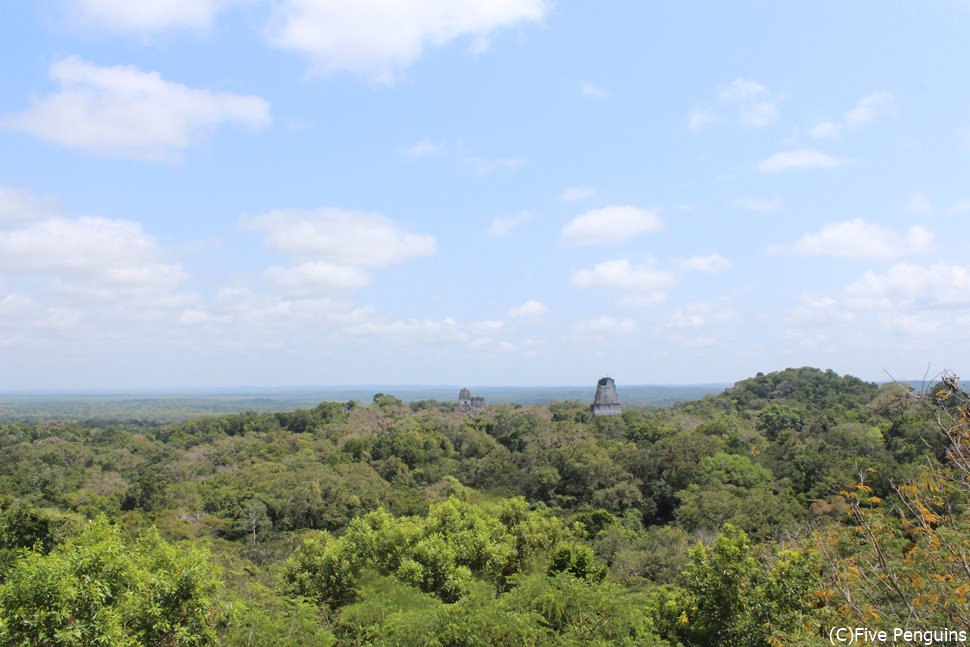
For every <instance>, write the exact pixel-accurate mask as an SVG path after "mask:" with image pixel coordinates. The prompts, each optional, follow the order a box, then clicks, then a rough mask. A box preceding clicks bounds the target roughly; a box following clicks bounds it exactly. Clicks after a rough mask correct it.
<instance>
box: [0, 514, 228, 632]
mask: <svg viewBox="0 0 970 647" xmlns="http://www.w3.org/2000/svg"><path fill="white" fill-rule="evenodd" d="M219 588H220V581H219V578H218V574H217V573H215V572H214V571H213V570H212V566H211V564H210V563H209V561H208V558H207V556H206V555H205V553H203V552H201V551H199V550H191V551H188V552H184V553H183V552H182V551H180V550H179V549H177V548H175V547H174V546H172V545H170V544H168V543H167V542H165V541H164V540H162V539H161V538H160V537H159V536H158V534H157V533H155V532H150V533H147V534H145V535H144V536H142V537H140V538H138V539H137V540H134V541H130V540H126V538H125V537H124V536H123V534H122V531H121V530H120V529H119V528H118V527H117V526H112V525H110V524H109V523H107V522H106V521H104V520H98V521H95V522H92V523H91V524H90V525H89V526H88V527H87V528H85V529H84V531H83V532H81V533H80V534H79V535H77V536H75V537H73V538H72V539H70V540H68V541H67V542H66V543H65V544H64V545H63V546H61V547H58V548H56V549H54V550H52V551H51V552H49V553H48V554H46V555H45V554H43V552H41V551H39V550H31V551H27V552H26V553H25V554H24V556H23V557H22V558H21V559H20V560H18V562H17V563H16V564H15V566H14V567H13V569H12V570H11V571H10V573H9V575H8V578H7V581H6V582H5V583H4V584H3V585H0V644H3V645H47V644H57V645H89V644H111V645H207V644H212V643H213V642H214V640H215V636H216V634H215V627H216V625H217V623H218V622H219V621H220V619H221V617H222V611H221V610H220V609H219V607H218V605H217V596H218V592H219Z"/></svg>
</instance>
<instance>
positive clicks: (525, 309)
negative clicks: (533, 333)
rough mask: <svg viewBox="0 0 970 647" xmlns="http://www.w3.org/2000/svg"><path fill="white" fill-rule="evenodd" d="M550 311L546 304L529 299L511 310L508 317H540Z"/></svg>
mask: <svg viewBox="0 0 970 647" xmlns="http://www.w3.org/2000/svg"><path fill="white" fill-rule="evenodd" d="M548 311H549V308H548V307H546V304H544V303H542V302H541V301H535V300H533V299H529V300H528V301H526V302H525V303H523V304H522V305H520V306H516V307H514V308H512V309H511V310H509V314H508V317H509V319H526V320H528V319H539V318H541V317H542V316H543V315H544V314H546V313H547V312H548Z"/></svg>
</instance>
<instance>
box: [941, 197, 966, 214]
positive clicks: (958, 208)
mask: <svg viewBox="0 0 970 647" xmlns="http://www.w3.org/2000/svg"><path fill="white" fill-rule="evenodd" d="M946 212H947V213H948V214H950V215H951V216H959V215H963V214H966V213H970V199H964V200H957V201H956V202H954V203H953V204H951V205H950V206H949V207H947V208H946Z"/></svg>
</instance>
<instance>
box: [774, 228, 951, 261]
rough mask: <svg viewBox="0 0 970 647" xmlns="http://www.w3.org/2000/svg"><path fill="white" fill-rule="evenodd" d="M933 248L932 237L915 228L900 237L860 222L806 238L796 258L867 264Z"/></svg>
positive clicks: (803, 239) (796, 246)
mask: <svg viewBox="0 0 970 647" xmlns="http://www.w3.org/2000/svg"><path fill="white" fill-rule="evenodd" d="M932 247H933V234H932V232H930V231H929V230H927V229H925V228H923V227H920V226H919V225H915V226H913V227H910V228H909V229H907V230H906V233H905V234H899V233H897V232H895V231H893V230H891V229H887V228H885V227H881V226H879V225H874V224H871V223H867V222H865V221H864V220H861V219H855V220H847V221H845V222H836V223H831V224H828V225H825V226H824V227H822V230H821V231H820V232H818V233H814V234H806V235H805V236H802V238H801V239H800V240H799V241H798V242H796V243H795V245H794V246H793V250H794V251H795V253H797V254H805V255H815V256H839V257H842V258H854V259H867V260H892V259H894V258H899V257H901V256H908V255H910V254H918V253H921V252H926V251H929V250H930V249H932Z"/></svg>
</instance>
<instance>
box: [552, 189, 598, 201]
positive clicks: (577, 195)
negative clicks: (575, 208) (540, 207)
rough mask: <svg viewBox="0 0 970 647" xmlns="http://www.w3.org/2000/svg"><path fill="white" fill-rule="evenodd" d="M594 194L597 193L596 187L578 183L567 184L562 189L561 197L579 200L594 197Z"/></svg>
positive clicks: (562, 198) (566, 199) (565, 199)
mask: <svg viewBox="0 0 970 647" xmlns="http://www.w3.org/2000/svg"><path fill="white" fill-rule="evenodd" d="M594 195H596V189H595V188H594V187H591V186H582V185H577V186H567V187H566V188H565V189H563V190H562V193H561V194H560V195H559V198H560V199H561V200H564V201H566V202H578V201H579V200H585V199H586V198H592V197H593V196H594Z"/></svg>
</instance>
